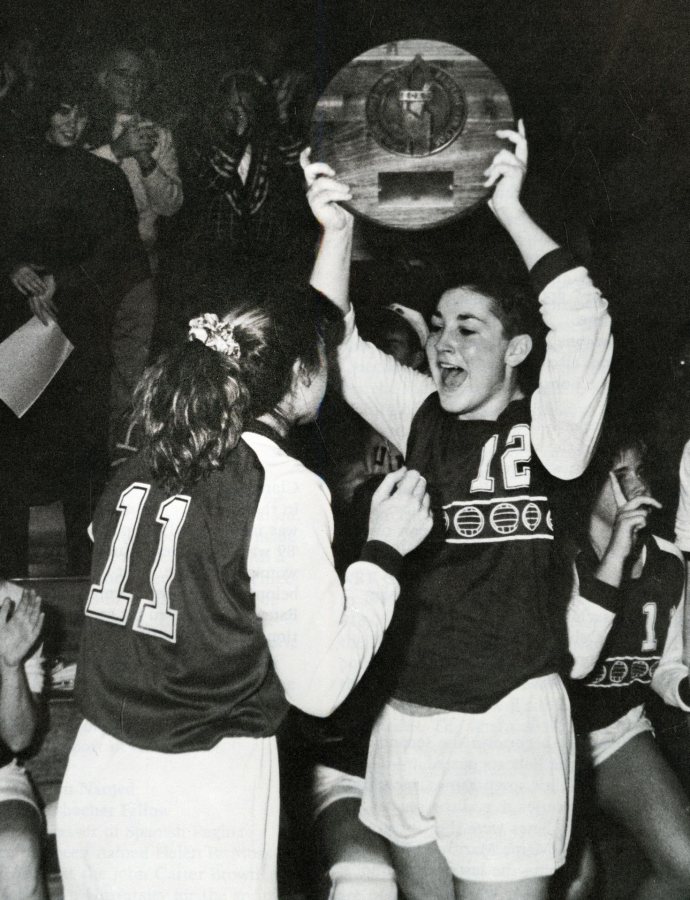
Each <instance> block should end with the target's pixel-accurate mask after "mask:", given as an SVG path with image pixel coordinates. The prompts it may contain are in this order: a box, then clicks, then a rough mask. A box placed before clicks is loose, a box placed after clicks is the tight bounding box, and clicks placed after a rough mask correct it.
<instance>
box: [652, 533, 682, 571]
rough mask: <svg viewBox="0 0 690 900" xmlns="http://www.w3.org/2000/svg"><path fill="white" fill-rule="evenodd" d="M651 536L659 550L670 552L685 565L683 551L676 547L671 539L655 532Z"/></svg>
mask: <svg viewBox="0 0 690 900" xmlns="http://www.w3.org/2000/svg"><path fill="white" fill-rule="evenodd" d="M652 537H653V538H654V540H655V541H656V545H657V547H658V548H659V549H660V550H663V551H664V552H665V553H670V554H671V555H672V556H675V557H677V558H678V559H679V560H680V561H681V562H682V563H683V565H685V559H684V557H683V553H682V551H681V550H680V549H679V548H678V547H676V545H675V544H672V543H671V541H667V540H665V539H664V538H661V537H659V536H658V535H656V534H654V535H652Z"/></svg>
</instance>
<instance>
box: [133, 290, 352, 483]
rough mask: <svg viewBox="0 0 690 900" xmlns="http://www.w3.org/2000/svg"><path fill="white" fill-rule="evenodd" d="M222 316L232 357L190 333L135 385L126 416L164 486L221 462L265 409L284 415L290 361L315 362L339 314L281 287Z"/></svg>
mask: <svg viewBox="0 0 690 900" xmlns="http://www.w3.org/2000/svg"><path fill="white" fill-rule="evenodd" d="M224 322H225V323H227V324H228V325H231V326H232V329H233V336H234V339H235V341H236V342H237V344H238V345H239V356H238V357H234V356H229V355H225V354H223V353H221V352H218V351H216V350H213V349H211V348H209V347H207V346H206V345H205V344H203V343H202V342H201V341H199V340H188V341H186V342H185V343H183V344H182V345H181V346H179V347H176V348H175V349H173V350H170V351H168V352H166V353H164V354H162V355H161V356H160V357H159V359H158V360H157V361H156V363H154V365H152V366H151V367H149V368H148V369H147V370H146V372H145V373H144V376H143V378H142V380H141V382H140V383H139V385H138V387H137V390H136V393H135V398H134V413H133V416H132V424H133V426H134V428H135V429H136V432H137V433H138V434H139V435H140V436H141V449H142V452H143V453H145V454H146V456H147V458H148V461H149V465H150V468H151V472H152V475H153V477H154V478H155V480H156V481H158V482H159V483H161V484H163V485H164V486H165V487H166V488H168V489H173V490H179V489H180V488H182V487H184V486H187V485H190V484H193V483H194V482H196V481H198V480H199V479H201V478H203V477H206V476H208V475H209V474H210V473H211V472H213V471H214V470H218V469H222V468H223V466H224V464H225V459H226V457H227V455H228V453H230V452H231V451H232V449H233V448H234V447H235V446H236V445H237V442H238V440H239V439H240V435H241V433H242V431H243V430H244V428H245V426H246V425H247V424H248V423H249V422H251V421H252V420H253V419H256V418H257V417H258V416H261V415H263V414H265V413H268V412H272V413H274V414H275V415H277V416H279V417H282V416H283V413H282V409H281V404H282V402H283V401H284V399H285V398H286V397H287V396H288V395H289V394H290V391H291V388H292V380H293V368H294V365H295V363H296V362H298V361H299V363H300V365H301V366H302V367H303V369H304V370H305V371H306V372H314V371H316V370H318V369H319V367H320V366H321V365H322V358H323V353H324V351H327V350H328V348H329V346H330V345H331V344H332V342H333V341H334V340H336V339H337V334H336V331H335V330H334V326H336V325H339V323H340V322H341V317H340V314H339V313H338V311H337V310H336V309H335V307H333V305H332V304H331V303H329V302H328V301H327V300H325V299H324V298H322V297H320V295H318V294H316V292H313V291H309V292H304V291H295V290H289V289H286V290H284V291H283V292H282V293H281V295H280V296H278V297H274V298H273V299H272V300H271V301H269V302H267V303H265V304H254V305H251V306H244V307H240V308H238V309H235V310H233V311H231V312H229V313H227V315H226V316H225V317H224ZM287 424H288V425H289V422H288V423H287Z"/></svg>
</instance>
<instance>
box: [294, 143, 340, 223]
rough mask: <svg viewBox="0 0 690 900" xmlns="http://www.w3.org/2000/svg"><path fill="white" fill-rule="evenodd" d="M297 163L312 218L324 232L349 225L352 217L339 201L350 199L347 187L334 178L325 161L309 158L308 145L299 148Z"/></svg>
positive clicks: (333, 173) (309, 150) (309, 149)
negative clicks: (298, 163)
mask: <svg viewBox="0 0 690 900" xmlns="http://www.w3.org/2000/svg"><path fill="white" fill-rule="evenodd" d="M299 161H300V164H301V166H302V170H303V172H304V179H305V181H306V182H307V200H308V201H309V206H310V207H311V211H312V213H313V214H314V218H315V219H316V221H317V222H318V223H319V225H321V227H322V228H323V229H324V231H341V230H342V229H344V228H346V227H347V226H348V225H350V224H351V223H352V221H353V216H352V214H351V213H349V212H348V211H347V210H346V209H344V208H343V207H342V206H341V205H340V204H341V202H342V201H344V200H351V199H352V193H351V192H350V188H349V187H348V186H347V185H346V184H343V183H342V181H338V180H337V178H336V175H335V172H334V171H333V169H332V168H331V167H330V166H329V165H327V164H326V163H321V162H312V161H311V148H310V147H307V148H306V149H305V150H303V151H302V153H301V155H300V158H299Z"/></svg>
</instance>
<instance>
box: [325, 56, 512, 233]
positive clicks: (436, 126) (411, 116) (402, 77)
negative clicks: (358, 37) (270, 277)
mask: <svg viewBox="0 0 690 900" xmlns="http://www.w3.org/2000/svg"><path fill="white" fill-rule="evenodd" d="M514 127H515V126H514V122H513V111H512V108H511V105H510V100H509V99H508V95H507V94H506V92H505V90H504V88H503V87H502V85H501V83H500V82H499V81H498V79H497V78H496V76H495V75H494V74H493V72H492V71H491V70H490V69H489V68H488V67H487V66H485V65H484V63H483V62H481V60H479V59H477V58H476V57H474V56H472V55H471V54H469V53H467V52H466V51H465V50H461V49H460V48H459V47H454V46H453V45H452V44H444V43H441V42H439V41H422V40H406V41H396V42H394V43H390V44H383V45H381V46H380V47H374V49H373V50H367V52H366V53H363V54H362V55H361V56H358V57H357V58H356V59H353V60H352V62H350V63H348V64H347V65H346V66H345V67H344V68H343V69H341V70H340V71H339V72H338V74H337V75H336V76H335V77H334V78H333V79H332V80H331V82H330V83H329V85H328V87H327V88H326V90H325V91H324V93H323V94H322V95H321V97H320V98H319V101H318V103H317V104H316V108H315V110H314V115H313V118H312V144H311V145H312V159H314V160H319V161H322V162H326V163H328V164H329V165H331V166H332V167H333V168H334V169H335V171H336V173H337V175H338V178H339V179H340V180H341V181H344V182H345V183H346V184H348V185H350V187H351V189H352V197H353V199H352V201H351V202H350V203H349V204H345V205H346V206H347V207H348V208H349V209H350V210H351V212H353V213H355V214H357V215H360V216H363V217H364V218H366V219H369V220H372V221H374V222H377V223H378V224H380V225H385V226H387V227H389V228H403V229H411V230H415V229H420V228H432V227H434V226H436V225H441V224H443V223H444V222H448V221H450V220H451V219H454V218H457V217H458V216H461V215H463V214H465V213H467V212H469V211H470V210H471V209H473V208H474V207H476V206H477V204H479V203H481V202H483V201H484V200H486V199H487V197H488V194H489V192H488V191H487V190H486V188H484V187H483V186H482V185H483V182H484V180H485V179H484V175H483V172H484V170H485V169H486V168H487V167H488V165H489V164H490V162H491V160H492V159H493V157H494V154H495V153H496V152H497V151H498V150H499V149H500V148H501V147H502V146H507V145H506V143H505V142H502V141H500V140H499V139H498V138H497V137H496V135H495V132H496V129H498V128H514Z"/></svg>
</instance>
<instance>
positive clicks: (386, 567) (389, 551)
mask: <svg viewBox="0 0 690 900" xmlns="http://www.w3.org/2000/svg"><path fill="white" fill-rule="evenodd" d="M359 559H360V561H361V562H370V563H373V564H374V565H375V566H378V567H379V568H380V569H383V571H384V572H387V573H388V574H389V575H392V576H393V578H398V575H399V573H400V569H401V567H402V561H403V557H402V554H401V553H398V551H397V550H396V549H395V548H394V547H391V545H390V544H386V542H385V541H367V542H366V544H365V545H364V549H363V550H362V553H361V556H360V557H359ZM398 580H400V579H399V578H398Z"/></svg>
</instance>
